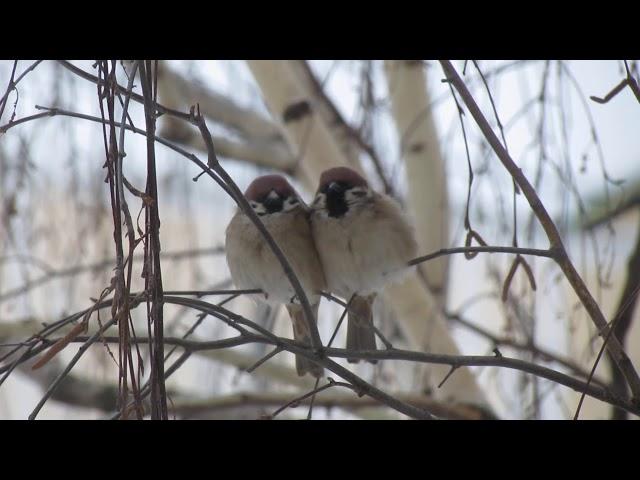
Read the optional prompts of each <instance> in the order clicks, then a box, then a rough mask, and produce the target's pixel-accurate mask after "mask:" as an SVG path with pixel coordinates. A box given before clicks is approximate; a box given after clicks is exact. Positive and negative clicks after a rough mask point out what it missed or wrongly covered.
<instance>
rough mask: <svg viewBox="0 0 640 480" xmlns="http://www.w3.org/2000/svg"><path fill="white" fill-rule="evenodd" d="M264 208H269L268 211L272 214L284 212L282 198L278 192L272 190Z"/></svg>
mask: <svg viewBox="0 0 640 480" xmlns="http://www.w3.org/2000/svg"><path fill="white" fill-rule="evenodd" d="M264 206H265V207H266V208H267V211H269V212H271V213H272V212H278V211H280V210H282V198H280V195H278V192H276V191H275V190H271V192H269V195H267V198H265V200H264Z"/></svg>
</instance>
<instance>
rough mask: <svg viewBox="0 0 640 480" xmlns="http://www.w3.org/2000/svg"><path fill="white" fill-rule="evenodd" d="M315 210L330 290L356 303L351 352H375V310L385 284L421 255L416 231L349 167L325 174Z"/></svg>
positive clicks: (351, 314)
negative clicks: (379, 293) (376, 301)
mask: <svg viewBox="0 0 640 480" xmlns="http://www.w3.org/2000/svg"><path fill="white" fill-rule="evenodd" d="M311 208H312V213H311V227H312V231H313V236H314V238H315V242H316V246H317V248H318V253H319V254H320V260H321V262H322V268H323V270H324V274H325V278H326V281H327V287H328V288H329V290H330V291H331V292H333V293H335V294H337V295H338V296H341V297H343V298H344V299H345V301H350V302H351V303H350V306H349V313H348V320H347V349H348V350H375V349H376V338H375V331H374V329H373V315H372V305H373V302H374V300H375V298H376V294H377V293H378V292H379V291H380V290H382V288H383V287H384V285H385V284H386V283H388V282H390V281H393V280H397V279H399V278H400V277H402V275H403V273H405V272H407V271H408V268H409V267H408V266H407V262H408V261H409V260H411V259H412V258H414V257H415V255H416V251H417V243H416V240H415V237H414V232H413V227H412V226H411V224H410V222H409V220H408V219H407V218H406V217H405V215H404V213H403V212H402V210H401V208H400V205H398V203H396V202H395V201H394V200H393V199H392V198H391V197H389V196H387V195H384V194H381V193H377V192H375V191H373V190H372V189H371V188H369V185H368V184H367V181H366V180H365V179H364V178H362V176H360V175H359V174H358V173H357V172H355V171H353V170H351V169H350V168H347V167H337V168H331V169H329V170H326V171H325V172H323V173H322V175H321V176H320V183H319V186H318V191H317V193H316V197H315V199H314V201H313V204H312V206H311ZM347 360H348V361H349V362H351V363H356V362H357V361H358V360H357V359H354V358H348V359H347ZM372 363H375V362H372Z"/></svg>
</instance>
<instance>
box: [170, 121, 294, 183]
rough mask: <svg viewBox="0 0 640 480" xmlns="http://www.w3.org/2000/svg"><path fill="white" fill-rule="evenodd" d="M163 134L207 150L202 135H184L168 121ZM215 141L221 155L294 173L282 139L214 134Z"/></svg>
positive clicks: (184, 143)
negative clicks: (169, 124) (233, 137)
mask: <svg viewBox="0 0 640 480" xmlns="http://www.w3.org/2000/svg"><path fill="white" fill-rule="evenodd" d="M166 120H168V119H165V122H166ZM172 120H173V122H175V123H178V124H181V123H184V122H179V121H177V120H175V119H172ZM161 134H162V136H163V137H164V138H166V139H167V140H170V141H172V142H176V143H180V144H183V145H185V146H188V147H191V148H195V149H197V150H200V151H202V152H204V151H206V146H205V144H204V142H203V141H202V137H200V136H193V135H189V136H186V137H185V136H182V135H180V132H179V131H178V130H177V129H175V128H171V127H169V126H167V123H164V124H163V127H162V129H161ZM213 143H214V144H215V146H216V150H217V152H218V154H219V155H220V156H221V157H225V158H230V159H233V160H238V161H243V162H249V163H252V164H254V165H257V166H260V167H269V168H273V169H275V170H280V171H282V172H284V173H288V174H290V175H291V174H292V173H293V169H294V167H295V164H296V161H295V158H294V157H293V155H292V154H291V151H290V150H289V149H288V148H287V146H286V144H284V142H282V141H280V140H260V139H255V138H249V137H244V138H242V139H240V140H232V139H230V138H228V137H223V136H220V135H213Z"/></svg>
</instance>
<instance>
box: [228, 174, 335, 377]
mask: <svg viewBox="0 0 640 480" xmlns="http://www.w3.org/2000/svg"><path fill="white" fill-rule="evenodd" d="M244 195H245V197H246V199H247V201H248V202H249V205H250V206H251V208H252V209H253V211H254V212H255V213H256V214H257V215H258V216H259V217H260V219H261V220H262V223H263V224H264V226H265V228H266V229H267V230H268V231H269V233H270V234H271V236H272V237H273V239H274V240H275V242H276V243H277V244H278V246H279V247H280V249H281V250H282V252H283V253H284V255H285V257H287V260H288V261H289V264H290V265H291V268H292V269H293V271H294V273H295V275H296V277H297V278H298V280H299V281H300V284H301V285H302V288H303V289H304V292H305V294H306V296H307V298H308V300H309V304H310V305H311V309H312V311H313V315H314V318H313V319H312V320H311V321H312V322H316V321H317V320H316V319H317V315H318V307H319V306H320V298H321V297H320V292H321V291H322V290H323V289H324V288H325V279H324V273H323V270H322V265H321V264H320V260H319V257H318V252H317V250H316V246H315V242H314V240H313V235H312V234H311V225H310V223H309V213H310V211H309V207H308V206H307V205H306V204H305V203H304V202H303V201H302V199H301V198H300V196H299V195H298V193H297V192H296V191H295V189H294V188H293V187H292V186H291V184H289V182H288V181H287V180H286V179H285V178H284V177H282V176H281V175H264V176H261V177H258V178H256V179H255V180H254V181H253V182H252V183H251V184H250V185H249V187H248V188H247V190H246V191H245V193H244ZM225 250H226V256H227V264H228V265H229V271H230V272H231V277H232V279H233V282H234V283H235V285H236V287H238V288H240V289H255V288H259V289H261V290H262V291H263V292H264V295H265V300H266V302H267V303H269V304H271V305H281V304H284V305H286V308H287V311H288V312H289V316H290V317H291V321H292V324H293V336H294V340H297V341H299V342H302V343H304V344H307V345H311V333H310V331H309V327H308V324H307V322H306V320H305V314H304V310H303V308H302V306H301V304H300V302H299V300H298V299H297V298H296V293H295V291H294V289H293V287H292V286H291V282H290V281H289V279H288V278H287V276H286V274H285V272H284V269H283V267H282V265H281V264H280V262H279V261H278V259H277V258H276V256H275V255H274V254H273V252H272V251H271V249H270V247H269V245H268V244H267V242H266V241H265V239H264V237H263V236H262V234H261V233H260V232H259V231H258V229H257V228H256V227H255V225H254V224H253V222H252V221H251V220H250V219H249V217H248V216H247V215H245V214H244V212H242V210H240V209H238V211H237V212H236V213H235V215H234V216H233V218H232V219H231V221H230V222H229V225H228V226H227V230H226V248H225ZM296 371H297V372H298V375H300V376H303V375H305V374H306V373H309V374H311V375H312V376H314V377H316V378H320V377H322V376H323V375H324V368H323V367H322V366H320V365H318V364H316V363H314V362H312V361H310V360H308V359H306V358H304V357H300V356H297V355H296Z"/></svg>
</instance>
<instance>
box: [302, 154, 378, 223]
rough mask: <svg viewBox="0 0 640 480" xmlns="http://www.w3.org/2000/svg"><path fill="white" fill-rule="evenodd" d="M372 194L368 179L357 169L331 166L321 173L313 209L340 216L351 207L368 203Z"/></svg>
mask: <svg viewBox="0 0 640 480" xmlns="http://www.w3.org/2000/svg"><path fill="white" fill-rule="evenodd" d="M372 195H373V192H372V191H371V189H370V188H369V184H368V183H367V181H366V180H365V179H364V178H363V177H362V176H361V175H360V174H359V173H358V172H356V171H355V170H352V169H350V168H348V167H336V168H330V169H329V170H325V171H324V172H323V173H322V175H320V182H319V184H318V191H317V192H316V197H315V199H314V201H313V209H314V210H317V211H320V212H321V213H322V214H326V215H327V216H329V217H335V218H340V217H343V216H344V215H346V214H347V213H348V212H349V211H350V210H351V209H353V208H356V207H357V206H359V205H363V204H365V203H367V202H368V201H369V200H371V197H372Z"/></svg>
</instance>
